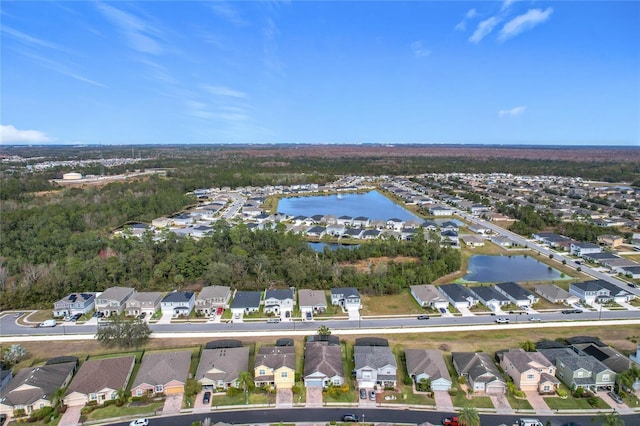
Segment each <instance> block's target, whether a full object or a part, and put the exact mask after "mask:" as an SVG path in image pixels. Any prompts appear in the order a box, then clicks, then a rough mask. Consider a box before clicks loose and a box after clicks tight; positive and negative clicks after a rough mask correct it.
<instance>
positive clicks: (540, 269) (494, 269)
mask: <svg viewBox="0 0 640 426" xmlns="http://www.w3.org/2000/svg"><path fill="white" fill-rule="evenodd" d="M566 278H569V277H567V276H563V274H562V273H561V272H560V271H558V270H556V269H553V268H550V267H549V266H547V265H545V264H544V263H542V262H541V261H539V260H538V259H536V258H535V257H532V256H523V255H519V256H482V255H475V256H471V258H469V264H468V266H467V275H465V276H464V277H462V280H464V281H465V282H483V283H485V282H491V283H500V282H506V281H516V282H518V281H553V280H561V279H566Z"/></svg>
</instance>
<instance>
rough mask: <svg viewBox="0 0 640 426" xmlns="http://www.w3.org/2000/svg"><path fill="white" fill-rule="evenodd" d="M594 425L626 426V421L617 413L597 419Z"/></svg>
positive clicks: (594, 420)
mask: <svg viewBox="0 0 640 426" xmlns="http://www.w3.org/2000/svg"><path fill="white" fill-rule="evenodd" d="M593 423H596V424H599V425H603V426H624V420H622V418H621V417H620V414H618V413H616V412H615V411H613V412H611V413H609V414H602V415H600V416H598V417H595V418H594V419H593Z"/></svg>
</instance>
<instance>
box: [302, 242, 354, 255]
mask: <svg viewBox="0 0 640 426" xmlns="http://www.w3.org/2000/svg"><path fill="white" fill-rule="evenodd" d="M307 244H309V247H311V248H312V249H314V250H315V251H317V252H320V253H322V252H323V251H324V248H325V247H328V248H329V250H338V249H341V248H343V249H355V248H358V247H360V244H338V243H316V242H308V243H307Z"/></svg>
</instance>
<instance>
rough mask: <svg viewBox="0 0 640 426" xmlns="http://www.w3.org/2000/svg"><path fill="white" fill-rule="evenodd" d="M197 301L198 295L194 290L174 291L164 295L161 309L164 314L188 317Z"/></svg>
mask: <svg viewBox="0 0 640 426" xmlns="http://www.w3.org/2000/svg"><path fill="white" fill-rule="evenodd" d="M195 302H196V295H195V293H194V292H192V291H172V292H171V293H168V294H167V295H166V296H164V298H163V299H162V302H160V309H161V310H162V314H163V315H169V314H170V315H172V316H174V317H177V316H184V317H188V316H189V314H191V311H192V310H193V307H194V306H195Z"/></svg>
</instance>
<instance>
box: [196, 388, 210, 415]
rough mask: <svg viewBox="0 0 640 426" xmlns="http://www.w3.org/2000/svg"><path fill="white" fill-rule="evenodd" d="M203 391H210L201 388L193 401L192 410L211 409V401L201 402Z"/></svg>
mask: <svg viewBox="0 0 640 426" xmlns="http://www.w3.org/2000/svg"><path fill="white" fill-rule="evenodd" d="M205 392H211V391H206V390H201V391H200V392H199V393H198V394H197V395H196V399H195V401H194V402H193V409H194V411H209V410H210V409H211V403H209V404H203V403H202V397H203V396H204V393H205Z"/></svg>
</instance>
